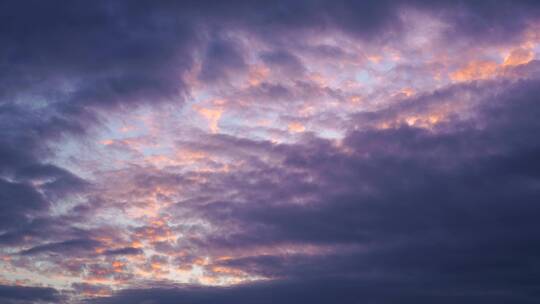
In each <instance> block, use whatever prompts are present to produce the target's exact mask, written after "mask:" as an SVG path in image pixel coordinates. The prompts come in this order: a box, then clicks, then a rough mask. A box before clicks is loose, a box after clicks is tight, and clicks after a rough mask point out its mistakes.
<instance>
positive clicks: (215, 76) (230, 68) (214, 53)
mask: <svg viewBox="0 0 540 304" xmlns="http://www.w3.org/2000/svg"><path fill="white" fill-rule="evenodd" d="M245 69H246V63H245V61H244V58H243V52H242V50H241V49H240V43H239V42H238V41H234V39H232V38H217V39H215V40H213V41H211V42H210V44H209V46H208V48H207V50H206V54H205V57H204V59H203V65H202V68H201V72H200V74H199V78H200V79H201V80H202V81H207V82H215V81H217V80H220V79H227V77H228V76H230V75H231V73H238V72H242V71H244V70H245Z"/></svg>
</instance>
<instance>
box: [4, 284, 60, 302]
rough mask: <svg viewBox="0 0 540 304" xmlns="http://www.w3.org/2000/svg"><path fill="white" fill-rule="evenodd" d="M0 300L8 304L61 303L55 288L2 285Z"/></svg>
mask: <svg viewBox="0 0 540 304" xmlns="http://www.w3.org/2000/svg"><path fill="white" fill-rule="evenodd" d="M0 300H2V302H3V303H6V304H33V303H60V302H61V300H62V297H61V296H60V294H59V293H58V291H56V290H55V289H53V288H44V287H25V286H10V285H0Z"/></svg>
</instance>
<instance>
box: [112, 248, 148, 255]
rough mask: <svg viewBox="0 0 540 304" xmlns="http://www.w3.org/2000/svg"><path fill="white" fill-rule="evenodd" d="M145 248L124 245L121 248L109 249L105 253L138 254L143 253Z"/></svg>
mask: <svg viewBox="0 0 540 304" xmlns="http://www.w3.org/2000/svg"><path fill="white" fill-rule="evenodd" d="M142 253H143V250H142V249H140V248H134V247H124V248H120V249H112V250H107V251H105V252H104V253H103V254H105V255H138V254H142Z"/></svg>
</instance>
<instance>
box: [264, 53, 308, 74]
mask: <svg viewBox="0 0 540 304" xmlns="http://www.w3.org/2000/svg"><path fill="white" fill-rule="evenodd" d="M261 58H262V60H263V61H264V62H266V63H267V64H268V65H270V66H272V67H275V68H278V69H282V70H283V72H284V73H283V74H284V75H287V74H289V75H291V74H292V75H295V74H301V73H303V72H304V71H305V68H304V65H303V64H302V62H301V61H300V59H299V58H298V57H296V56H294V55H293V54H291V53H289V52H286V51H276V52H268V53H263V54H261Z"/></svg>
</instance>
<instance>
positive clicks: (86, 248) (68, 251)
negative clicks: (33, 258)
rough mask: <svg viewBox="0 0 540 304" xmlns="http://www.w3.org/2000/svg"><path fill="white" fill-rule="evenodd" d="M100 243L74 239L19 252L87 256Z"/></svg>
mask: <svg viewBox="0 0 540 304" xmlns="http://www.w3.org/2000/svg"><path fill="white" fill-rule="evenodd" d="M100 245H101V243H100V242H98V241H95V240H91V239H74V240H68V241H63V242H57V243H49V244H45V245H39V246H36V247H32V248H30V249H27V250H24V251H22V252H21V254H22V255H36V254H41V253H47V254H60V255H64V256H65V255H72V254H88V253H89V252H92V253H93V251H94V249H95V248H97V247H98V246H100Z"/></svg>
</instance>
